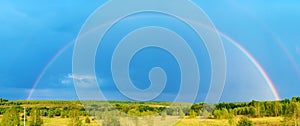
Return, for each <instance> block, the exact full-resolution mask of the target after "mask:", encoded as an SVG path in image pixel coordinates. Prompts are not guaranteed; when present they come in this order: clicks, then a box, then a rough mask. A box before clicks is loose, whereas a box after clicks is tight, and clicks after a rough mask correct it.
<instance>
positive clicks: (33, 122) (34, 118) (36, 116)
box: [29, 108, 43, 126]
mask: <svg viewBox="0 0 300 126" xmlns="http://www.w3.org/2000/svg"><path fill="white" fill-rule="evenodd" d="M42 124H43V120H42V118H41V115H40V111H39V110H38V109H37V108H33V109H32V110H31V113H30V121H29V126H41V125H42Z"/></svg>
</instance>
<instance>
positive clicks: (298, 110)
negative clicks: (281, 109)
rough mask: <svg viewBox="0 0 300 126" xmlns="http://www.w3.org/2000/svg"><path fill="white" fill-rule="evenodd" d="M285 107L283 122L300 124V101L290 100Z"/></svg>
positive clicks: (296, 125)
mask: <svg viewBox="0 0 300 126" xmlns="http://www.w3.org/2000/svg"><path fill="white" fill-rule="evenodd" d="M287 108H288V110H287V114H286V115H285V116H284V119H283V122H284V123H285V124H287V125H294V126H298V125H299V124H300V103H297V102H296V101H294V100H292V101H291V102H290V104H288V107H287Z"/></svg>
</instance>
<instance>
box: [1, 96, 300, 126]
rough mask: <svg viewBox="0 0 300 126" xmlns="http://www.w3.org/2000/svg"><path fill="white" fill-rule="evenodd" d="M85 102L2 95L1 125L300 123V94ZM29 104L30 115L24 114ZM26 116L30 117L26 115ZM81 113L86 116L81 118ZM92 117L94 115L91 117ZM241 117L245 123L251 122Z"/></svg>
mask: <svg viewBox="0 0 300 126" xmlns="http://www.w3.org/2000/svg"><path fill="white" fill-rule="evenodd" d="M86 103H88V104H84V106H83V105H82V104H81V103H80V102H79V101H26V100H24V101H22V100H19V101H9V100H6V99H3V98H0V115H3V117H2V120H1V125H0V126H2V125H21V123H20V122H22V121H24V120H25V121H27V122H28V123H30V124H32V125H33V126H38V125H42V124H43V120H42V119H41V117H48V118H54V117H60V118H70V124H72V125H75V124H76V125H77V126H80V125H82V121H85V122H91V120H90V119H92V120H94V119H100V120H103V121H102V122H103V125H109V124H112V123H113V124H115V125H119V124H120V121H119V119H120V117H129V118H131V119H132V120H133V121H135V122H136V123H138V119H137V117H147V118H148V117H149V121H151V117H152V116H161V118H162V119H165V118H166V116H178V117H179V118H185V117H188V118H196V117H200V118H213V119H228V122H229V124H235V123H237V122H236V121H235V120H234V119H235V117H240V116H243V117H250V118H258V117H283V120H282V123H284V124H287V125H300V97H293V98H291V99H284V100H279V101H255V100H253V101H251V102H240V103H233V102H230V103H225V102H222V103H218V104H212V105H211V104H207V103H203V102H202V103H195V104H193V105H192V106H189V105H186V104H184V103H182V104H181V103H176V104H173V105H171V103H170V102H131V101H111V102H109V103H106V102H101V101H90V102H86ZM24 107H26V111H25V113H26V115H24V112H23V111H24ZM25 117H26V118H25ZM79 117H86V118H85V120H80V118H79ZM90 117H92V118H90ZM247 121H248V120H247V119H244V118H243V119H241V123H242V124H243V123H247Z"/></svg>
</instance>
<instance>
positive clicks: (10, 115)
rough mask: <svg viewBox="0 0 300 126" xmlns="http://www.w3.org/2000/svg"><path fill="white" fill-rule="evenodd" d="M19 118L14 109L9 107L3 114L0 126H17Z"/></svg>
mask: <svg viewBox="0 0 300 126" xmlns="http://www.w3.org/2000/svg"><path fill="white" fill-rule="evenodd" d="M19 125H20V118H19V113H18V111H17V108H16V107H11V108H9V109H7V110H6V112H5V113H4V115H3V117H2V120H1V123H0V126H19Z"/></svg>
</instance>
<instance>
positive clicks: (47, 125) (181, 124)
mask: <svg viewBox="0 0 300 126" xmlns="http://www.w3.org/2000/svg"><path fill="white" fill-rule="evenodd" d="M167 119H170V120H171V121H172V120H173V121H174V117H167ZM69 120H70V119H68V118H43V121H44V124H43V126H67V125H68V122H69ZM81 120H84V118H83V117H82V118H81ZM236 120H238V118H236ZM250 120H252V121H253V123H254V124H255V125H256V126H276V125H280V123H281V120H282V117H264V118H250ZM0 121H1V118H0ZM121 121H122V120H121ZM161 122H162V121H161V120H160V118H156V119H154V123H153V124H154V125H155V126H156V125H159V126H166V124H168V123H165V124H164V123H161ZM83 125H84V126H99V123H97V122H96V121H92V122H91V123H90V124H85V123H84V121H83ZM127 125H130V124H128V122H127ZM132 125H134V124H132ZM139 125H146V124H145V122H144V123H143V122H140V124H139ZM174 126H229V124H228V121H227V120H226V119H198V118H195V119H188V118H185V119H181V120H179V121H178V122H177V123H176V124H175V125H174Z"/></svg>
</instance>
